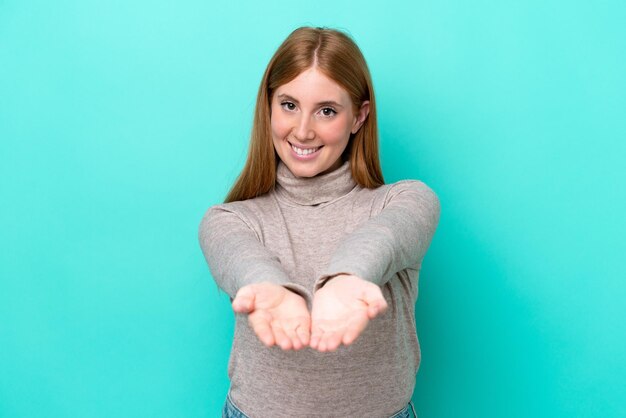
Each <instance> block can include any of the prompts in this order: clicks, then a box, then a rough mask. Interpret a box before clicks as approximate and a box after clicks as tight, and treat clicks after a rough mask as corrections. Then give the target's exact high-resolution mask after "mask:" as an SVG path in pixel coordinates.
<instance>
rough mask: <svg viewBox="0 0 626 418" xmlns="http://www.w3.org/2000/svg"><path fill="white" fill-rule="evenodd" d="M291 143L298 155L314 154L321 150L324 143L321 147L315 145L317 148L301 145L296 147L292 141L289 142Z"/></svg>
mask: <svg viewBox="0 0 626 418" xmlns="http://www.w3.org/2000/svg"><path fill="white" fill-rule="evenodd" d="M287 142H289V141H287ZM289 145H291V149H292V150H294V152H295V153H296V154H298V155H309V154H313V153H315V152H317V151H319V150H320V149H321V148H322V147H323V145H320V146H319V147H315V148H300V147H296V146H295V145H294V144H292V143H291V142H289Z"/></svg>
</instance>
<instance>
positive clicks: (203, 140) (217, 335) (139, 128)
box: [0, 0, 626, 418]
mask: <svg viewBox="0 0 626 418" xmlns="http://www.w3.org/2000/svg"><path fill="white" fill-rule="evenodd" d="M624 22H626V3H624V2H623V1H622V0H615V1H601V2H591V1H589V2H582V1H573V2H572V1H565V0H547V1H545V0H543V1H538V0H530V1H523V2H522V1H513V0H503V1H497V2H485V1H472V2H470V1H458V0H456V1H455V0H438V1H430V2H426V1H408V0H407V1H395V2H394V1H389V2H382V1H376V2H374V1H371V2H368V1H360V2H347V1H340V0H338V1H335V2H296V1H274V2H254V1H248V2H241V1H233V2H210V1H200V0H181V1H178V2H164V1H160V0H157V1H147V0H138V1H120V0H112V1H107V2H104V1H93V0H91V1H89V0H74V1H70V0H57V1H54V2H52V1H41V0H31V1H17V0H0V199H1V200H0V236H1V238H0V416H1V417H11V418H12V417H29V418H30V417H54V418H56V417H89V418H91V417H117V418H122V417H218V416H219V410H220V408H221V405H222V403H223V401H224V397H225V395H226V391H227V389H228V379H227V375H226V368H227V362H228V355H229V351H230V343H231V337H232V333H233V314H232V311H231V310H230V305H229V301H228V299H227V298H226V296H225V295H224V294H223V293H219V292H218V289H217V287H216V285H215V284H214V282H213V280H212V279H211V276H210V274H209V271H208V268H207V266H206V264H205V261H204V259H203V257H202V254H201V251H200V248H199V246H198V242H197V227H198V223H199V221H200V219H201V217H202V215H203V213H204V211H205V210H206V208H208V207H209V206H210V205H213V204H216V203H218V202H220V201H221V199H222V198H223V197H224V195H225V193H226V191H227V189H228V188H229V186H230V185H231V184H232V182H233V180H234V179H235V177H236V176H237V174H238V172H239V170H240V168H241V167H242V165H243V162H244V159H245V155H246V151H247V141H248V134H249V130H250V125H251V119H252V113H253V107H254V100H255V95H256V91H257V87H258V83H259V81H260V79H261V75H262V72H263V70H264V68H265V66H266V64H267V61H268V60H269V58H270V56H271V55H272V53H273V51H274V50H275V48H276V47H277V46H278V45H279V44H280V42H281V41H282V40H283V39H284V38H285V37H286V36H287V35H288V34H289V32H290V31H291V30H293V29H295V28H296V27H298V26H301V25H316V26H318V25H321V26H331V27H337V28H341V29H344V30H347V31H349V33H351V34H352V35H353V36H354V38H355V39H356V40H357V42H358V44H359V45H360V46H361V48H362V50H363V52H364V54H365V56H366V58H367V60H368V62H369V65H370V69H371V72H372V76H373V79H374V84H375V87H376V93H377V99H378V104H379V122H380V130H381V149H382V162H383V168H384V172H385V176H386V180H387V181H388V182H392V181H396V180H399V179H401V178H417V179H421V180H423V181H425V182H426V183H427V184H429V185H430V186H431V187H432V188H433V189H434V190H435V191H436V192H437V193H438V195H439V197H440V199H441V203H442V217H441V223H440V226H439V229H438V231H437V234H436V236H435V239H434V241H433V244H432V246H431V249H430V251H429V253H428V254H427V257H426V259H425V262H424V266H423V271H422V277H421V281H420V297H419V300H418V303H417V305H416V310H417V329H418V334H419V338H420V341H421V344H422V365H421V368H420V370H419V373H418V375H417V386H416V389H415V394H414V397H413V400H414V401H415V404H416V407H417V409H418V413H419V414H420V417H423V418H448V417H450V418H453V417H481V418H484V417H555V418H560V417H624V416H626V389H625V388H626V325H625V324H626V320H625V319H626V283H625V279H626V268H625V262H624V259H625V250H626V245H625V238H624V237H625V236H626V221H625V219H624V218H625V216H624V214H625V213H626V187H624V181H625V180H626V163H625V160H626V145H625V144H626V76H625V75H626V25H624Z"/></svg>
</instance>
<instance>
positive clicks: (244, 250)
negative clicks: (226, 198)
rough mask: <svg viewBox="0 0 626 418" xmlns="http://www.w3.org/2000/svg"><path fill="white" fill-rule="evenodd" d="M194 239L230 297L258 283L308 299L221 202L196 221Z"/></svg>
mask: <svg viewBox="0 0 626 418" xmlns="http://www.w3.org/2000/svg"><path fill="white" fill-rule="evenodd" d="M198 238H199V241H200V247H201V248H202V252H203V253H204V257H205V259H206V261H207V264H208V265H209V269H210V270H211V275H212V276H213V278H214V279H215V281H216V283H217V285H218V286H219V287H220V288H221V289H223V290H224V291H225V292H226V293H227V294H228V295H229V296H230V297H231V299H233V298H235V296H236V294H237V292H238V291H239V289H241V288H242V287H244V286H246V285H250V284H254V283H262V282H269V283H273V284H276V285H280V286H283V287H285V288H287V289H289V290H291V291H293V292H295V293H297V294H299V295H300V296H302V297H304V298H305V299H310V296H309V292H308V291H307V290H306V289H305V288H304V287H303V286H301V285H298V284H296V283H293V282H291V279H290V278H289V276H288V275H287V273H286V272H285V271H284V269H283V268H282V266H281V265H280V261H279V259H278V257H277V256H275V255H274V254H272V253H270V252H269V251H268V250H267V249H266V248H265V247H264V246H263V244H262V243H261V241H260V239H259V237H258V236H257V233H256V232H255V231H254V229H253V228H252V226H251V225H250V224H249V223H248V221H247V220H245V219H244V217H243V216H241V215H239V214H238V213H237V212H236V211H234V210H230V209H228V208H226V207H225V206H224V205H218V206H213V207H211V208H209V210H208V211H207V212H206V214H205V215H204V217H203V218H202V221H201V222H200V227H199V231H198Z"/></svg>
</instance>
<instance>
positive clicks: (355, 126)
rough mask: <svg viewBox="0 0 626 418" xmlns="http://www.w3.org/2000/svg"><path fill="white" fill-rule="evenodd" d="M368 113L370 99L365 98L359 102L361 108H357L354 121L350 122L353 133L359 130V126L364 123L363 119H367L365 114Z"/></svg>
mask: <svg viewBox="0 0 626 418" xmlns="http://www.w3.org/2000/svg"><path fill="white" fill-rule="evenodd" d="M369 114H370V101H369V100H366V101H364V102H363V103H362V104H361V108H360V109H359V113H358V114H357V115H356V118H355V121H354V123H353V124H352V131H351V132H352V133H353V134H355V133H357V132H358V131H359V129H360V128H361V126H363V124H364V123H365V119H367V115H369Z"/></svg>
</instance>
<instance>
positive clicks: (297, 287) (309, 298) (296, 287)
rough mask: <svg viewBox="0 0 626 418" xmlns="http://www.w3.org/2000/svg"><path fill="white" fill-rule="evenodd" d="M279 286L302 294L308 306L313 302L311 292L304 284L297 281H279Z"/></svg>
mask: <svg viewBox="0 0 626 418" xmlns="http://www.w3.org/2000/svg"><path fill="white" fill-rule="evenodd" d="M281 286H282V287H284V288H285V289H287V290H290V291H292V292H293V293H295V294H297V295H300V296H302V297H303V298H304V300H305V301H306V303H307V304H308V305H309V306H310V304H311V303H312V302H313V297H312V295H311V292H309V291H308V290H307V288H305V287H304V286H302V285H299V284H297V283H281Z"/></svg>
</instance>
